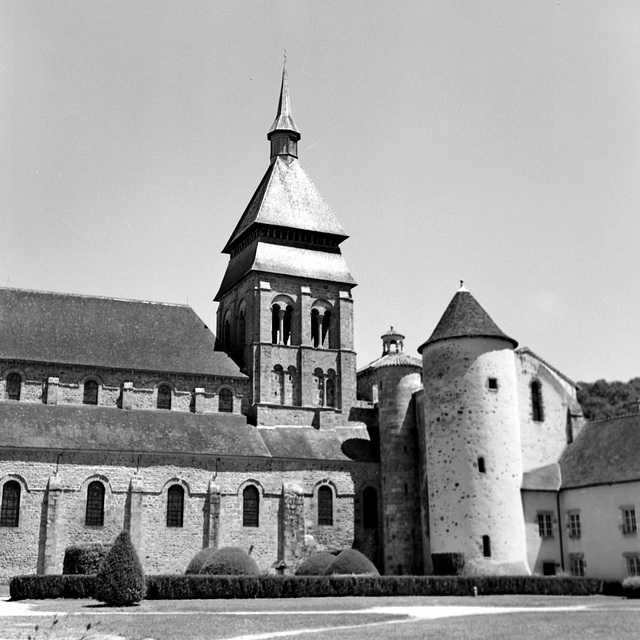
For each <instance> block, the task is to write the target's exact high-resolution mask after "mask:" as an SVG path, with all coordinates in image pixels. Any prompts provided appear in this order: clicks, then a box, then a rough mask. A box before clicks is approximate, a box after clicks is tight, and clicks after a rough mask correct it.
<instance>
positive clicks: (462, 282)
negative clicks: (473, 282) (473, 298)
mask: <svg viewBox="0 0 640 640" xmlns="http://www.w3.org/2000/svg"><path fill="white" fill-rule="evenodd" d="M458 291H469V289H467V287H465V286H464V280H460V288H459V289H458Z"/></svg>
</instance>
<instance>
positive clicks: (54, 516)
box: [41, 475, 64, 575]
mask: <svg viewBox="0 0 640 640" xmlns="http://www.w3.org/2000/svg"><path fill="white" fill-rule="evenodd" d="M45 504H46V516H45V526H44V557H43V562H42V566H41V570H42V573H44V574H45V575H51V574H59V573H62V561H63V554H64V530H63V527H64V525H63V523H64V517H63V514H62V506H63V505H62V482H61V481H60V477H59V476H58V475H53V476H49V483H48V484H47V492H46V496H45Z"/></svg>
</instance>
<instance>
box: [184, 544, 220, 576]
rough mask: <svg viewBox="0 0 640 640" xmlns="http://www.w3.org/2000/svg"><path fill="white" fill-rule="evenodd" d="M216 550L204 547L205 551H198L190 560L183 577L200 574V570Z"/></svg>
mask: <svg viewBox="0 0 640 640" xmlns="http://www.w3.org/2000/svg"><path fill="white" fill-rule="evenodd" d="M217 551H218V549H214V548H213V547H206V548H205V549H200V551H198V553H196V555H195V556H193V558H191V562H190V563H189V564H188V565H187V569H186V571H185V572H184V573H185V575H190V574H191V575H192V574H197V573H200V569H202V567H203V566H204V565H205V564H207V562H209V560H210V559H211V557H212V556H213V554H214V553H216V552H217Z"/></svg>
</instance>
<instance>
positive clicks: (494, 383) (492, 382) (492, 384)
mask: <svg viewBox="0 0 640 640" xmlns="http://www.w3.org/2000/svg"><path fill="white" fill-rule="evenodd" d="M489 389H491V390H492V391H497V390H498V378H489Z"/></svg>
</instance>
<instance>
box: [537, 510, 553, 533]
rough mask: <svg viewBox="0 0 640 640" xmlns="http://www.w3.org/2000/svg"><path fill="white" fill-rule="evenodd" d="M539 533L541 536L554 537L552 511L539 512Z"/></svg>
mask: <svg viewBox="0 0 640 640" xmlns="http://www.w3.org/2000/svg"><path fill="white" fill-rule="evenodd" d="M538 533H539V534H540V537H541V538H553V522H552V519H551V514H550V513H539V514H538Z"/></svg>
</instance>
